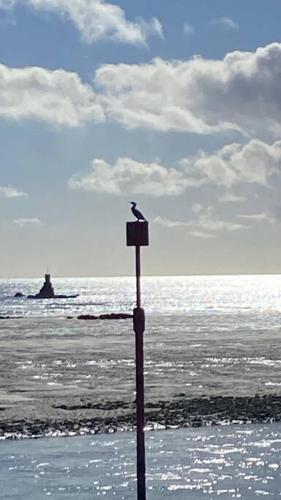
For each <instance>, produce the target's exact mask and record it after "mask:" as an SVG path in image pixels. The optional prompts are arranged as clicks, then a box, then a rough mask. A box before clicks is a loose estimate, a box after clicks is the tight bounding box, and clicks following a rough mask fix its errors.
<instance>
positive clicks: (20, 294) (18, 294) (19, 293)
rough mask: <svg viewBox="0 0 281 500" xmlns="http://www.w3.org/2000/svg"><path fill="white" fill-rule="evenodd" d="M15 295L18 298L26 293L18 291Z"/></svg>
mask: <svg viewBox="0 0 281 500" xmlns="http://www.w3.org/2000/svg"><path fill="white" fill-rule="evenodd" d="M14 297H15V298H17V299H18V298H20V297H25V295H24V293H22V292H17V293H15V295H14Z"/></svg>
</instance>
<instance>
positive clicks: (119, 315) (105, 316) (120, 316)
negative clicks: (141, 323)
mask: <svg viewBox="0 0 281 500" xmlns="http://www.w3.org/2000/svg"><path fill="white" fill-rule="evenodd" d="M132 317H133V316H132V314H126V313H111V314H101V315H100V319H129V318H132Z"/></svg>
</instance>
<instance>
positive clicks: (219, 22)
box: [211, 16, 239, 30]
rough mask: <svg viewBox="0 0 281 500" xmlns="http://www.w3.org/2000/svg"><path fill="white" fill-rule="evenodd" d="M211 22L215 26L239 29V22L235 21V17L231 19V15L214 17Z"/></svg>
mask: <svg viewBox="0 0 281 500" xmlns="http://www.w3.org/2000/svg"><path fill="white" fill-rule="evenodd" d="M211 24H212V25H213V26H223V27H224V28H228V29H231V30H238V29H239V26H238V24H237V23H236V22H235V21H233V19H231V17H227V16H223V17H218V18H216V19H212V21H211Z"/></svg>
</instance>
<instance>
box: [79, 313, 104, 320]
mask: <svg viewBox="0 0 281 500" xmlns="http://www.w3.org/2000/svg"><path fill="white" fill-rule="evenodd" d="M77 319H85V320H91V319H99V316H95V315H94V314H80V316H78V317H77Z"/></svg>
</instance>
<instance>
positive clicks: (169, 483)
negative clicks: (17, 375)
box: [0, 424, 281, 500]
mask: <svg viewBox="0 0 281 500" xmlns="http://www.w3.org/2000/svg"><path fill="white" fill-rule="evenodd" d="M146 444H147V498H148V500H162V499H163V498H165V499H166V498H167V499H173V500H205V499H209V500H214V499H221V500H230V499H238V498H240V499H242V500H251V499H260V498H271V499H273V500H277V499H278V498H280V497H281V493H280V492H281V465H280V453H281V425H280V424H271V425H262V426H260V425H251V426H247V425H245V426H225V427H212V428H201V429H199V430H198V429H196V430H195V429H179V430H176V431H164V432H156V433H155V432H150V433H147V434H146ZM0 484H1V490H0V498H3V499H5V500H43V499H46V498H51V499H54V500H70V499H76V498H77V499H79V500H92V499H94V498H104V499H106V500H114V499H118V500H132V499H134V498H136V490H135V488H136V480H135V442H134V435H133V434H132V433H131V434H130V433H123V434H113V435H110V436H108V435H102V436H94V437H73V438H49V439H40V440H24V441H16V442H10V441H6V442H3V443H2V444H1V446H0Z"/></svg>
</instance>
